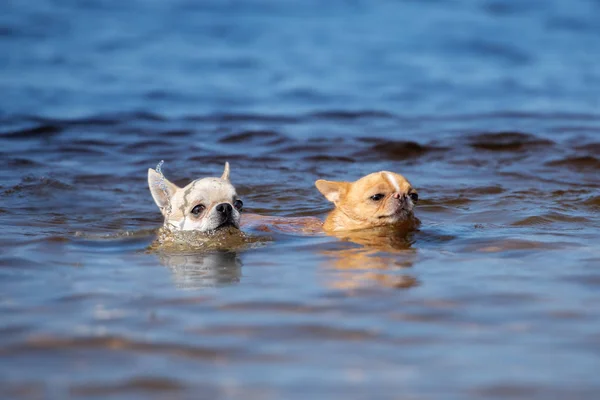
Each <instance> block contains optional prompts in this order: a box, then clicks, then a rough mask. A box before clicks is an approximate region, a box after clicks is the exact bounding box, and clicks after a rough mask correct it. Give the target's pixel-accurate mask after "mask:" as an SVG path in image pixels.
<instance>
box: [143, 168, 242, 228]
mask: <svg viewBox="0 0 600 400" xmlns="http://www.w3.org/2000/svg"><path fill="white" fill-rule="evenodd" d="M148 186H149V187H150V192H151V193H152V197H153V198H154V201H155V202H156V205H158V208H160V211H161V212H162V214H163V216H164V217H165V223H164V226H165V228H168V229H170V230H175V231H199V232H209V231H214V230H217V229H220V228H223V227H234V228H239V227H240V212H241V210H242V206H243V203H242V201H241V200H240V199H239V197H238V195H237V193H236V191H235V188H234V187H233V185H232V184H231V182H230V181H229V163H225V170H224V171H223V175H221V177H220V178H203V179H197V180H195V181H193V182H191V183H190V184H189V185H187V186H186V187H184V188H180V187H178V186H177V185H175V184H174V183H171V182H169V181H168V180H167V179H166V178H165V177H164V176H163V175H162V174H160V173H158V172H156V171H155V170H153V169H152V168H149V169H148Z"/></svg>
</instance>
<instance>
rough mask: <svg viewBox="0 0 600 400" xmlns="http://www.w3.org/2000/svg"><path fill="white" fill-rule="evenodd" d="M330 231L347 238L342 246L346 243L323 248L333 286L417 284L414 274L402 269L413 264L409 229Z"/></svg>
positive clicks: (344, 287)
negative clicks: (325, 249)
mask: <svg viewBox="0 0 600 400" xmlns="http://www.w3.org/2000/svg"><path fill="white" fill-rule="evenodd" d="M332 235H333V236H336V237H337V238H338V239H340V241H341V242H347V243H344V246H349V247H344V248H342V249H336V250H329V251H325V252H323V254H324V255H326V256H327V257H328V258H329V260H328V264H327V266H328V268H329V270H330V271H332V272H333V274H332V276H333V280H332V281H331V282H330V283H329V285H330V286H332V287H334V288H336V289H359V288H364V287H369V286H383V287H390V288H399V289H406V288H411V287H414V286H418V285H419V281H418V280H417V279H416V278H415V277H414V276H412V275H410V274H407V273H405V272H404V271H406V269H407V268H410V267H412V266H413V264H414V262H415V258H416V251H415V249H412V248H411V245H412V243H413V235H412V231H411V230H410V229H408V230H407V229H398V228H397V227H396V228H379V229H369V230H361V231H347V232H342V233H334V234H332ZM353 244H357V245H359V246H353ZM332 268H333V269H332Z"/></svg>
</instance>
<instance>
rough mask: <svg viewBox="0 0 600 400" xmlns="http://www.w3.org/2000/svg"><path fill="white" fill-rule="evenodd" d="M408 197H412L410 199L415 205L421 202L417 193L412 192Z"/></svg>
mask: <svg viewBox="0 0 600 400" xmlns="http://www.w3.org/2000/svg"><path fill="white" fill-rule="evenodd" d="M408 195H409V196H410V199H411V200H412V201H413V203H416V202H417V201H419V195H418V194H417V192H411V193H409V194H408Z"/></svg>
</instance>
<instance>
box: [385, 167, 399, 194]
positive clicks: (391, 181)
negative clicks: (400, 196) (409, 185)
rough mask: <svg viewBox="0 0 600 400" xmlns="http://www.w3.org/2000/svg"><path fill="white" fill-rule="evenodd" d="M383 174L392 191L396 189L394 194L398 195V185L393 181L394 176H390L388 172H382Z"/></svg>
mask: <svg viewBox="0 0 600 400" xmlns="http://www.w3.org/2000/svg"><path fill="white" fill-rule="evenodd" d="M384 174H385V177H386V178H387V180H388V181H389V182H390V183H391V184H392V186H393V187H394V189H396V192H397V193H400V185H398V182H396V180H395V179H394V175H392V174H391V173H389V172H384Z"/></svg>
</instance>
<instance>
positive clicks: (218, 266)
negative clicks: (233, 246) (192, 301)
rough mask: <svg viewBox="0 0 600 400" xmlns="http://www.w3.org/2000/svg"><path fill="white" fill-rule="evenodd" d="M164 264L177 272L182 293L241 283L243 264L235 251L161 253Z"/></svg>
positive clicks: (174, 272) (174, 274) (178, 286)
mask: <svg viewBox="0 0 600 400" xmlns="http://www.w3.org/2000/svg"><path fill="white" fill-rule="evenodd" d="M158 257H159V260H160V262H161V264H163V265H165V266H167V267H169V268H170V269H171V271H172V272H173V279H174V281H175V285H176V286H177V288H179V289H200V288H205V287H215V286H223V285H230V284H234V283H238V282H239V281H240V279H241V276H242V262H241V260H240V258H239V257H238V254H237V253H236V252H233V251H213V252H209V253H199V252H196V253H159V255H158Z"/></svg>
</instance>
